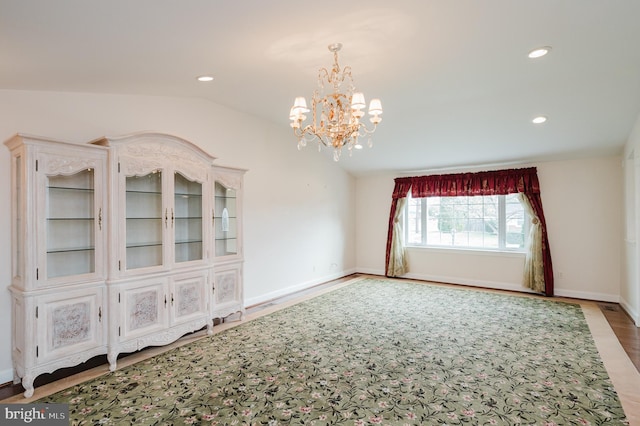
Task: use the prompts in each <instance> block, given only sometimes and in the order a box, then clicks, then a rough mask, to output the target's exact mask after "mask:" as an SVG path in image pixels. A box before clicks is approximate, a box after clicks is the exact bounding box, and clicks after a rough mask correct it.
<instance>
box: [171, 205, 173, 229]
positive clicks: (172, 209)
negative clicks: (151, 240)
mask: <svg viewBox="0 0 640 426" xmlns="http://www.w3.org/2000/svg"><path fill="white" fill-rule="evenodd" d="M171 227H172V228H173V207H172V208H171Z"/></svg>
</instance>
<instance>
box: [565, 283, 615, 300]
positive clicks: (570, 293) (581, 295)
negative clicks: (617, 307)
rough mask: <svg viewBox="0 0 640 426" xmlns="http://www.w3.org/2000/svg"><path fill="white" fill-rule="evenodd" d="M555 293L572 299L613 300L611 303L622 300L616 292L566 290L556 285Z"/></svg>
mask: <svg viewBox="0 0 640 426" xmlns="http://www.w3.org/2000/svg"><path fill="white" fill-rule="evenodd" d="M554 294H555V295H556V296H559V297H568V298H571V299H583V300H593V301H596V302H611V303H618V302H620V297H619V296H616V295H614V294H606V293H593V292H590V291H576V290H565V289H562V288H557V287H556V288H555V289H554Z"/></svg>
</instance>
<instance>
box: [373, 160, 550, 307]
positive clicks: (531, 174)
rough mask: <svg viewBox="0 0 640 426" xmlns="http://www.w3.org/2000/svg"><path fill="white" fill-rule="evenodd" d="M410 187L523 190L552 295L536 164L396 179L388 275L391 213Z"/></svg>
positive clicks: (443, 193)
mask: <svg viewBox="0 0 640 426" xmlns="http://www.w3.org/2000/svg"><path fill="white" fill-rule="evenodd" d="M409 191H411V197H413V198H423V197H456V196H457V197H460V196H474V195H507V194H514V193H519V192H520V193H523V194H525V196H526V197H527V198H528V200H529V202H530V203H531V206H532V207H533V209H534V210H535V213H536V215H537V216H538V218H539V219H540V223H541V225H542V246H543V249H542V250H543V260H544V261H543V267H544V282H545V293H544V294H545V295H546V296H553V266H552V263H551V252H550V250H549V239H548V238H547V224H546V221H545V218H544V211H543V209H542V199H541V198H540V183H539V181H538V172H537V169H536V168H535V167H529V168H524V169H507V170H496V171H487V172H479V173H455V174H447V175H429V176H414V177H403V178H396V179H395V187H394V189H393V195H392V199H391V214H390V216H389V231H388V234H387V255H386V265H385V274H387V275H388V268H389V253H390V250H391V237H392V232H393V217H394V215H395V213H396V206H397V204H398V199H400V198H404V197H406V196H407V194H408V193H409Z"/></svg>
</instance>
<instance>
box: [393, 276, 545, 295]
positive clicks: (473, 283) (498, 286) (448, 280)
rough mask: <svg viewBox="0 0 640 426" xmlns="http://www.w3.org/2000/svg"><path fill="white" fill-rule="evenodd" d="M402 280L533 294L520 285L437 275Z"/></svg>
mask: <svg viewBox="0 0 640 426" xmlns="http://www.w3.org/2000/svg"><path fill="white" fill-rule="evenodd" d="M402 278H411V279H415V280H423V281H434V282H438V283H444V284H458V285H466V286H469V287H482V288H490V289H494V290H507V291H517V292H520V293H534V292H533V291H532V290H530V289H528V288H526V287H522V285H520V284H513V283H504V282H497V281H482V280H471V279H466V278H459V277H446V276H439V275H427V274H412V273H408V274H405V275H403V276H402Z"/></svg>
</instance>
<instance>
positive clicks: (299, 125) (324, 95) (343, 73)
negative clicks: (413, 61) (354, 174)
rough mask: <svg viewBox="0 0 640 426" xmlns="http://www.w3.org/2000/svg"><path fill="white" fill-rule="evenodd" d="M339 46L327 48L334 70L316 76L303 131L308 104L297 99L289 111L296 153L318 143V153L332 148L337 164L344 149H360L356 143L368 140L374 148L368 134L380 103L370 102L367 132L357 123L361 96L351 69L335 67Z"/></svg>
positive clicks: (377, 119)
mask: <svg viewBox="0 0 640 426" xmlns="http://www.w3.org/2000/svg"><path fill="white" fill-rule="evenodd" d="M341 48H342V44H340V43H335V44H330V45H329V51H331V52H333V67H332V68H331V71H328V70H327V69H326V68H321V69H320V71H319V72H318V87H317V88H316V90H314V92H313V98H312V99H311V120H312V121H311V124H307V125H306V126H304V127H303V122H304V121H305V120H306V119H307V116H306V115H305V114H306V113H308V112H309V108H307V100H306V99H305V98H304V97H302V96H300V97H297V98H296V99H295V101H294V103H293V106H292V107H291V110H290V111H289V119H291V127H292V128H293V133H294V135H296V137H297V138H298V149H299V150H300V149H302V148H303V147H305V146H306V145H307V142H312V141H314V140H317V141H318V151H321V150H322V147H323V146H326V147H333V159H334V160H335V161H338V160H339V159H340V154H341V153H342V149H343V148H345V147H346V149H347V150H348V151H349V155H351V154H352V151H353V149H362V145H361V144H360V141H359V139H360V138H361V137H366V136H368V137H369V138H368V142H367V144H368V146H369V147H371V146H372V145H373V143H372V141H371V134H373V132H374V131H375V130H376V126H377V125H378V124H379V123H380V122H381V121H382V117H380V115H381V114H382V104H381V102H380V99H372V100H371V103H370V104H369V115H370V116H371V117H370V118H369V121H370V122H371V123H372V124H373V127H372V128H370V129H368V128H367V126H366V124H365V123H363V122H362V121H360V120H361V119H362V117H364V111H363V110H362V109H363V108H364V107H365V105H366V104H365V100H364V95H363V94H362V92H356V91H355V87H354V85H353V77H352V75H351V67H349V66H347V67H344V68H343V69H341V68H340V65H338V51H339V50H340V49H341Z"/></svg>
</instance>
